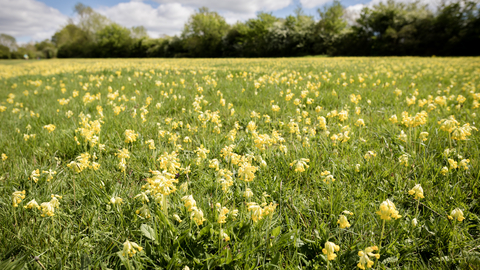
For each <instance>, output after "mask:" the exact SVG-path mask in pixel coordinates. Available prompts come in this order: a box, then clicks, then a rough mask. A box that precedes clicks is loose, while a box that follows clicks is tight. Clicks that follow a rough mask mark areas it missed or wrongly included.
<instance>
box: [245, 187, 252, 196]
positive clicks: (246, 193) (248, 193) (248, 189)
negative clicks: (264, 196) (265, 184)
mask: <svg viewBox="0 0 480 270" xmlns="http://www.w3.org/2000/svg"><path fill="white" fill-rule="evenodd" d="M252 196H253V192H252V190H251V189H250V188H247V189H246V190H245V193H244V194H243V197H245V198H250V197H252Z"/></svg>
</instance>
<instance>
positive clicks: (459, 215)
mask: <svg viewBox="0 0 480 270" xmlns="http://www.w3.org/2000/svg"><path fill="white" fill-rule="evenodd" d="M448 218H449V219H456V220H458V221H460V222H462V221H463V220H464V219H465V218H464V217H463V212H462V210H460V208H455V209H453V210H452V212H450V215H449V216H448Z"/></svg>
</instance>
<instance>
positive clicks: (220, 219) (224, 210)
mask: <svg viewBox="0 0 480 270" xmlns="http://www.w3.org/2000/svg"><path fill="white" fill-rule="evenodd" d="M228 212H229V210H228V209H227V208H226V207H223V208H222V209H220V215H219V216H218V223H221V224H222V223H226V222H227V221H226V219H227V214H228Z"/></svg>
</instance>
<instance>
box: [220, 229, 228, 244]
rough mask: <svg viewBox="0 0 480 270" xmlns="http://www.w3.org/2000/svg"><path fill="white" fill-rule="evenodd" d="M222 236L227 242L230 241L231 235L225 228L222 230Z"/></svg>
mask: <svg viewBox="0 0 480 270" xmlns="http://www.w3.org/2000/svg"><path fill="white" fill-rule="evenodd" d="M220 237H221V238H222V239H223V240H224V241H225V242H228V241H230V236H228V234H226V233H225V232H224V231H223V229H222V230H220Z"/></svg>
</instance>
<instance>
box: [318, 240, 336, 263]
mask: <svg viewBox="0 0 480 270" xmlns="http://www.w3.org/2000/svg"><path fill="white" fill-rule="evenodd" d="M339 250H340V247H339V246H338V245H335V243H333V242H328V241H327V242H325V248H323V249H322V252H323V254H325V255H327V260H329V261H331V260H334V259H335V258H336V257H337V254H335V251H336V252H338V251H339Z"/></svg>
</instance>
